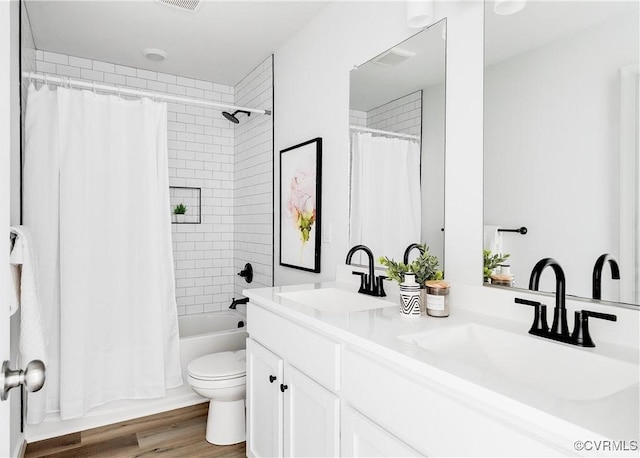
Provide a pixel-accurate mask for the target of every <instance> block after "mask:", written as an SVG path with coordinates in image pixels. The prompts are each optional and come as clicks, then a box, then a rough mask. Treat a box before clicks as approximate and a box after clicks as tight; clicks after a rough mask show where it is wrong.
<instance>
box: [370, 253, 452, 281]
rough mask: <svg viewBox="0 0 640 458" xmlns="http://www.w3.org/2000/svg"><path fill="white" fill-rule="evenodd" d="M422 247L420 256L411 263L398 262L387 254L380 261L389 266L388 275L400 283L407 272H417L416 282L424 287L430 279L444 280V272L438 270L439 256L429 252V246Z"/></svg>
mask: <svg viewBox="0 0 640 458" xmlns="http://www.w3.org/2000/svg"><path fill="white" fill-rule="evenodd" d="M420 248H421V250H420V251H421V254H420V256H419V257H418V258H416V259H415V260H414V261H413V262H412V263H411V264H409V265H406V264H404V263H402V262H396V261H394V260H393V259H389V258H387V257H386V256H383V257H381V258H380V259H378V262H379V263H380V264H382V265H383V266H385V267H386V268H387V277H388V278H390V279H391V280H395V281H397V282H398V283H402V282H403V281H404V274H406V273H407V272H408V273H412V274H415V276H416V282H417V283H419V284H420V287H424V284H425V282H426V281H429V280H442V279H443V278H444V274H443V272H442V271H441V270H438V267H439V264H440V262H439V261H438V257H437V256H434V255H431V254H429V247H428V246H426V245H424V244H423V245H420Z"/></svg>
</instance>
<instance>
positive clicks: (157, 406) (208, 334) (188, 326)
mask: <svg viewBox="0 0 640 458" xmlns="http://www.w3.org/2000/svg"><path fill="white" fill-rule="evenodd" d="M246 324H247V319H246V317H245V316H244V315H243V314H241V313H240V312H238V311H235V310H225V311H221V312H212V313H205V314H197V315H184V316H180V317H178V328H179V331H180V360H181V366H182V380H183V383H182V386H180V387H178V388H173V389H171V390H167V395H166V396H165V397H164V398H158V399H140V400H124V401H115V402H110V403H107V404H105V405H103V406H100V407H96V408H95V409H92V410H91V411H90V412H88V413H87V414H86V415H85V416H83V417H81V418H75V419H73V420H61V419H60V416H59V414H58V413H57V412H55V413H48V414H47V416H46V418H45V420H44V422H42V423H40V424H39V425H27V426H26V429H25V438H26V440H27V442H35V441H39V440H43V439H49V438H51V437H57V436H62V435H64V434H70V433H74V432H77V431H83V430H86V429H90V428H98V427H100V426H106V425H110V424H113V423H118V422H121V421H126V420H130V419H132V418H137V417H144V416H146V415H154V414H157V413H161V412H166V411H168V410H173V409H179V408H182V407H188V406H191V405H195V404H200V403H203V402H208V399H205V398H203V397H201V396H199V395H197V394H196V393H194V392H193V390H192V389H191V387H190V386H189V382H188V381H187V365H188V364H189V362H191V361H193V360H194V359H196V358H198V357H200V356H203V355H207V354H209V353H217V352H221V351H232V350H240V349H243V348H245V347H246V339H247V332H246V329H247V328H246Z"/></svg>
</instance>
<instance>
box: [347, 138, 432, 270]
mask: <svg viewBox="0 0 640 458" xmlns="http://www.w3.org/2000/svg"><path fill="white" fill-rule="evenodd" d="M351 145H352V150H351V154H352V158H351V210H350V211H351V217H350V221H351V225H350V243H351V246H353V245H357V244H360V243H362V244H364V245H367V246H368V247H369V248H371V250H372V251H373V254H374V256H375V257H376V259H377V258H379V257H380V256H388V257H389V258H395V259H396V260H401V259H402V255H403V253H404V250H405V248H406V247H407V246H408V245H409V244H411V243H419V242H420V229H421V207H422V206H421V205H420V145H419V143H418V142H416V141H411V140H405V139H401V138H389V137H378V136H375V137H374V136H373V135H371V134H369V133H361V132H358V133H353V134H352V142H351Z"/></svg>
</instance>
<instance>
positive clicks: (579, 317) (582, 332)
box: [515, 297, 617, 347]
mask: <svg viewBox="0 0 640 458" xmlns="http://www.w3.org/2000/svg"><path fill="white" fill-rule="evenodd" d="M515 302H516V303H517V304H525V305H531V306H533V307H534V308H535V315H534V317H533V324H532V325H531V329H529V334H533V335H534V336H539V337H544V338H545V339H551V340H555V341H557V342H564V343H568V344H571V345H577V346H579V347H595V346H596V344H595V343H594V342H593V339H591V335H590V334H589V317H591V318H599V319H601V320H607V321H617V317H616V316H615V315H611V314H609V313H599V312H592V311H590V310H580V311H579V312H578V311H577V312H575V319H574V323H573V332H572V333H571V335H568V334H567V335H562V334H555V333H552V332H550V331H549V326H548V325H547V306H546V305H544V304H541V303H540V302H536V301H529V300H527V299H520V298H519V297H516V298H515Z"/></svg>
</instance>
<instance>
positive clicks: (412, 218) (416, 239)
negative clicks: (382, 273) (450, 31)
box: [349, 19, 446, 266]
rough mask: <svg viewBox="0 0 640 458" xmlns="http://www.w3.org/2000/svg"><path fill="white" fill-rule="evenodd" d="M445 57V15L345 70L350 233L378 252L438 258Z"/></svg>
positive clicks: (441, 224) (441, 254) (354, 239)
mask: <svg viewBox="0 0 640 458" xmlns="http://www.w3.org/2000/svg"><path fill="white" fill-rule="evenodd" d="M445 58H446V20H444V19H443V20H441V21H439V22H437V23H435V24H434V25H432V26H430V27H429V28H427V29H424V30H423V31H421V32H419V33H417V34H416V35H414V36H412V37H411V38H409V39H407V40H405V41H403V42H402V43H399V44H398V45H396V46H394V47H392V48H390V49H388V50H386V51H384V52H382V53H381V54H379V55H377V56H376V57H374V58H373V59H371V60H369V61H367V62H365V63H364V64H362V65H359V66H358V67H356V68H355V69H354V70H352V71H351V75H350V98H349V107H350V132H351V161H350V164H351V179H350V215H349V237H350V243H351V246H353V245H358V244H364V245H367V246H368V247H370V248H371V249H372V251H373V253H374V255H375V257H376V259H377V258H379V257H380V256H387V257H389V258H394V259H396V260H402V256H403V253H404V250H405V248H407V246H408V245H410V244H412V243H426V244H427V245H428V247H429V252H430V253H431V254H434V255H436V256H438V259H439V260H440V265H441V266H442V265H443V264H444V232H443V228H444V160H445V141H444V139H445V71H446V61H445ZM414 254H417V253H414ZM412 257H413V256H412Z"/></svg>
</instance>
